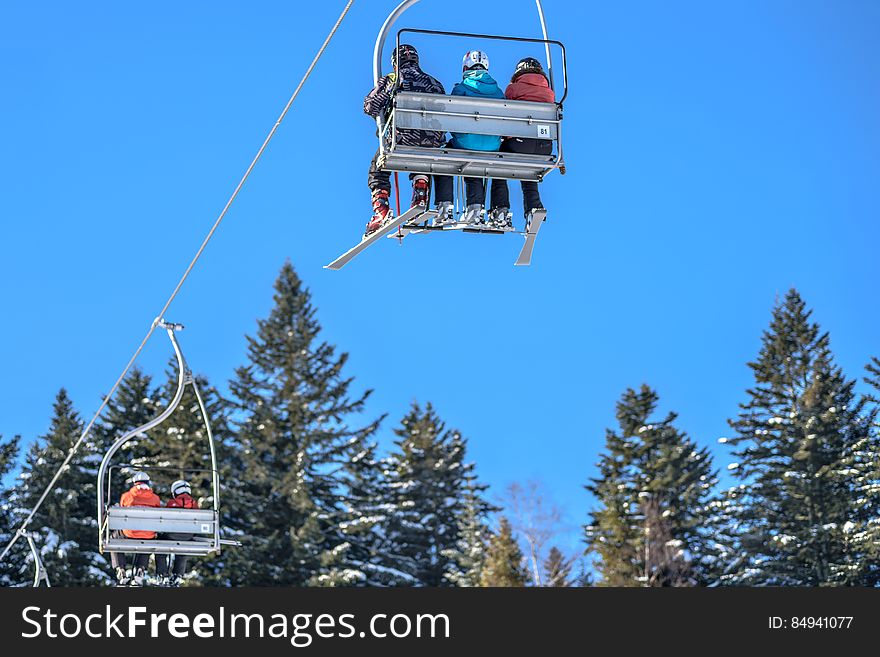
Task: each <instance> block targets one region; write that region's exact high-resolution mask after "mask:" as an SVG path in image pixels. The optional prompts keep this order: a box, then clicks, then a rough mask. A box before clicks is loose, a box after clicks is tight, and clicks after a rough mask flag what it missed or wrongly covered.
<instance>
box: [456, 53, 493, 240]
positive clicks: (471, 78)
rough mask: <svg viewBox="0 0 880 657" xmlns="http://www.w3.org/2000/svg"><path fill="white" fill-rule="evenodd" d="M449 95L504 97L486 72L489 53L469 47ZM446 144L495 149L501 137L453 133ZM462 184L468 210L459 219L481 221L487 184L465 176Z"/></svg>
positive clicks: (470, 221) (469, 221)
mask: <svg viewBox="0 0 880 657" xmlns="http://www.w3.org/2000/svg"><path fill="white" fill-rule="evenodd" d="M452 95H453V96H475V97H479V98H504V91H503V90H502V89H501V87H499V86H498V83H497V82H495V80H494V79H493V78H492V76H491V75H489V56H488V55H487V54H486V53H484V52H483V51H481V50H471V51H468V52H467V53H466V54H465V56H464V59H463V60H462V80H461V82H459V83H457V84H456V85H455V86H454V87H453V88H452ZM449 145H450V146H451V147H452V148H461V149H464V150H469V151H497V150H499V149H500V148H501V137H495V136H494V135H474V134H470V133H461V132H453V133H452V139H451V140H450V142H449ZM464 183H465V189H466V196H467V209H466V210H465V213H464V217H463V218H462V221H464V222H465V223H469V224H476V223H480V222H481V221H483V216H484V214H485V210H484V207H483V206H484V204H485V202H486V186H485V184H484V183H483V179H482V178H468V177H465V179H464Z"/></svg>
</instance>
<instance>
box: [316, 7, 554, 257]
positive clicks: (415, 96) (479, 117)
mask: <svg viewBox="0 0 880 657" xmlns="http://www.w3.org/2000/svg"><path fill="white" fill-rule="evenodd" d="M418 1H419V0H403V2H401V3H400V4H399V5H398V6H397V7H396V8H395V9H394V10H393V11H392V12H391V14H389V16H388V18H387V19H386V20H385V23H384V24H383V25H382V28H381V29H380V30H379V35H378V37H377V38H376V45H375V47H374V50H373V82H374V84H378V82H379V80H380V79H381V78H382V61H383V57H382V53H383V49H384V46H385V41H386V39H387V37H388V34H389V33H390V31H391V28H392V27H393V25H394V23H395V21H396V20H397V19H398V18H399V17H400V15H401V14H403V12H404V11H406V10H407V9H408V8H409V7H411V6H412V5H414V4H415V3H416V2H418ZM535 4H536V5H537V8H538V16H539V18H540V22H541V30H542V33H543V38H542V39H535V38H527V37H515V36H500V35H496V34H475V33H470V32H450V31H444V30H424V29H415V28H403V29H400V30H398V31H397V37H396V46H400V38H401V35H403V34H426V35H436V36H445V37H465V38H470V39H491V40H496V41H508V42H519V43H533V44H534V43H538V44H543V45H544V52H545V55H546V58H547V77H548V79H549V82H550V88H551V89H553V91H554V92H556V90H557V89H556V85H555V83H554V75H553V61H552V57H551V52H550V48H551V46H558V47H559V49H560V51H561V53H562V96H561V97H559V100H558V101H556V102H554V103H540V102H532V101H521V100H507V99H503V98H502V99H496V98H476V97H473V96H447V95H441V94H425V93H415V92H406V91H397V92H396V93H395V94H394V95H393V97H392V101H391V107H390V111H389V113H388V115H387V116H385V117H382V116H380V117H378V118H377V119H376V123H377V125H378V128H379V130H378V137H379V157H378V159H377V165H378V167H379V168H380V169H381V170H383V171H389V172H395V174H396V173H397V172H405V173H420V174H426V175H432V174H436V175H448V176H468V177H475V178H499V179H505V180H520V181H534V182H540V181H542V180H543V179H544V177H545V176H546V175H548V174H549V173H551V172H552V171H554V170H556V169H558V170H559V172H560V173H561V174H565V160H564V157H563V150H562V104H563V102H564V101H565V98H566V97H567V96H568V71H567V68H566V54H565V46H564V45H563V43H562V42H561V41H557V40H555V39H549V38H547V26H546V23H545V21H544V10H543V7H542V6H541V0H535ZM395 52H397V50H395ZM398 130H428V131H434V132H459V133H470V134H477V135H492V136H496V137H521V138H531V139H545V140H548V141H552V142H554V143H555V153H551V154H550V155H531V154H522V153H508V152H501V151H471V150H463V149H455V148H447V147H440V148H430V147H421V146H406V145H403V144H398V143H397V131H398ZM435 216H436V212H434V211H432V210H428V209H422V210H421V211H419V210H418V209H417V208H413V209H411V210H410V211H408V212H404V213H402V214H400V216H397V217H395V218H394V219H393V220H391V221H389V222H388V223H386V224H385V225H384V226H383V227H382V228H380V229H379V230H377V231H375V232H374V233H372V234H370V235H369V236H366V237H364V238H363V239H362V240H361V242H360V243H359V244H357V245H356V246H354V247H352V248H351V249H349V250H348V251H347V252H345V253H344V254H342V255H341V256H339V257H338V258H337V259H336V260H334V261H333V262H331V263H330V264H329V265H326V268H327V269H334V270H338V269H341V268H342V267H344V266H345V265H346V264H348V262H350V261H351V260H352V259H353V258H354V257H355V256H357V255H358V254H359V253H361V252H362V251H364V250H366V248H367V247H369V246H370V245H372V244H374V243H375V242H376V241H378V240H379V239H380V238H382V237H390V238H397V239H399V240H402V239H403V237H405V236H406V235H407V234H408V233H419V232H426V231H450V230H461V231H463V232H477V233H498V234H502V233H506V232H512V229H494V228H482V227H481V228H474V227H472V226H469V225H466V224H452V225H445V226H442V227H435V226H432V225H431V220H432V219H433V218H434V217H435ZM545 216H546V213H545V212H544V211H540V212H538V213H536V214H535V216H534V217H533V218H532V220H531V221H530V222H529V225H528V226H526V229H525V231H523V233H522V235H523V236H524V237H525V239H526V242H525V244H524V245H523V247H522V250H521V251H520V254H519V257H518V258H517V260H516V262H515V264H516V265H528V264H530V263H531V258H532V250H533V249H534V245H535V239H536V238H537V234H538V230H539V229H540V228H541V226H542V224H543V222H544V218H545Z"/></svg>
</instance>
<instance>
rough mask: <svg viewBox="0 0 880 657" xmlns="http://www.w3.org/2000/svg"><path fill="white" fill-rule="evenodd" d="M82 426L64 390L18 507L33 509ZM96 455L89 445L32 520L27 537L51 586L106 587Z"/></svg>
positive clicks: (31, 455)
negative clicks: (97, 508)
mask: <svg viewBox="0 0 880 657" xmlns="http://www.w3.org/2000/svg"><path fill="white" fill-rule="evenodd" d="M82 430H83V423H82V421H81V420H80V418H79V415H78V414H77V413H76V411H75V410H74V408H73V402H72V401H71V400H70V398H69V397H68V395H67V392H66V391H65V390H64V389H63V388H62V389H61V390H60V391H59V393H58V395H57V396H56V398H55V403H54V406H53V417H52V422H51V425H50V428H49V432H48V433H47V434H46V435H45V436H41V437H40V438H38V439H37V441H36V442H35V443H34V444H33V445H32V446H31V448H30V450H29V451H28V454H27V458H26V462H25V464H24V467H23V469H22V474H21V483H20V485H19V487H18V491H17V492H16V498H17V502H18V505H19V506H20V507H22V508H23V509H25V510H28V509H31V508H33V507H34V506H35V505H36V503H37V500H38V499H39V498H40V496H41V495H42V494H43V491H44V490H45V489H46V487H47V486H48V485H49V482H50V480H51V479H52V477H53V476H54V475H55V473H56V472H57V471H58V469H59V468H60V467H61V464H62V462H63V461H64V459H65V458H66V457H67V455H68V453H69V452H70V449H71V448H72V447H73V445H74V443H76V441H77V440H78V439H79V437H80V435H81V433H82ZM99 458H100V456H99V455H98V453H97V450H96V446H95V443H94V442H91V441H89V440H88V439H87V440H86V441H85V442H84V443H83V444H82V445H81V446H80V448H79V450H78V451H77V453H76V455H75V456H74V458H73V460H72V461H71V462H70V464H69V465H68V466H67V468H66V469H65V472H64V473H62V475H61V477H60V478H59V479H58V481H57V482H56V484H55V487H54V488H53V489H52V491H50V493H49V496H48V497H47V498H46V500H45V502H44V504H43V505H42V506H41V507H40V509H39V510H38V511H37V513H36V514H35V515H34V518H33V520H32V521H31V523H30V525H29V526H28V528H27V529H28V531H30V532H32V533H33V534H34V537H35V541H36V543H37V546H38V549H39V550H40V552H41V555H42V559H43V563H44V565H45V567H46V570H47V572H48V573H49V577H50V579H51V581H52V584H53V585H61V586H94V585H97V584H102V583H105V582H107V581H108V579H109V578H108V574H109V568H108V565H107V562H106V561H105V560H104V558H103V557H102V556H101V555H100V554H99V553H98V551H97V540H98V537H97V530H96V526H95V479H96V476H97V467H96V459H99Z"/></svg>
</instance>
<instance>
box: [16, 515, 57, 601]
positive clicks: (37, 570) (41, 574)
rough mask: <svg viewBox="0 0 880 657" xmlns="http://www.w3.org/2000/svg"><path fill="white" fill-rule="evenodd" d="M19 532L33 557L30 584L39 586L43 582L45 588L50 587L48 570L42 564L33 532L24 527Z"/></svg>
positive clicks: (35, 586)
mask: <svg viewBox="0 0 880 657" xmlns="http://www.w3.org/2000/svg"><path fill="white" fill-rule="evenodd" d="M19 534H20V535H22V536H24V538H25V540H26V541H27V543H28V547H29V548H30V549H31V556H32V557H33V559H34V583H33V584H31V586H32V587H34V588H39V586H40V584H42V583H43V582H45V584H46V588H51V587H52V583H51V582H50V581H49V572H48V571H47V570H46V566H45V564H43V557H42V555H41V554H40V550H39V549H38V548H37V544H36V542H35V541H34V537H35V536H36V535H35V534H34V533H33V532H29V531H27V530H25V529H20V530H19Z"/></svg>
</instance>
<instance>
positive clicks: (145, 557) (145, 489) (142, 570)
mask: <svg viewBox="0 0 880 657" xmlns="http://www.w3.org/2000/svg"><path fill="white" fill-rule="evenodd" d="M131 483H132V486H131V488H130V489H129V490H127V491H125V492H124V493H123V494H122V496H121V497H120V499H119V505H120V506H146V507H160V506H162V501H161V500H160V499H159V496H158V495H156V493H154V492H153V489H152V487H151V484H150V475H148V474H147V473H146V472H140V471H138V472H135V473H134V474H133V475H132V476H131ZM122 535H123V536H125V537H126V538H135V539H147V540H152V539H154V538H156V532H151V531H144V530H139V529H123V530H122ZM116 536H117V537H118V534H116ZM132 561H133V569H131V568H126V566H127V559H126V556H125V554H123V553H122V552H111V553H110V562H111V563H112V564H113V568H114V570H115V571H116V579H117V581H118V582H119V584H121V585H123V586H126V585H129V584H134V585H135V586H143V584H144V578H145V576H146V569H147V566H148V565H149V563H150V555H149V554H135V555H134V556H133V559H132Z"/></svg>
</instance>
